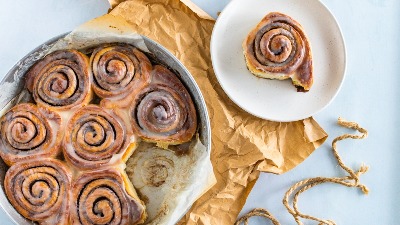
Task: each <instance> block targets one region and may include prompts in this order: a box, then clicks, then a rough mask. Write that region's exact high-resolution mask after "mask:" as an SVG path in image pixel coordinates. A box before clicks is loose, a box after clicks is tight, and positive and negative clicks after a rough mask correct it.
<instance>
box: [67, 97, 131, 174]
mask: <svg viewBox="0 0 400 225" xmlns="http://www.w3.org/2000/svg"><path fill="white" fill-rule="evenodd" d="M129 141H130V140H129V139H128V138H127V132H126V129H125V126H124V124H123V122H122V121H121V119H120V118H119V117H118V116H117V115H115V114H114V113H112V112H108V111H106V110H105V109H102V108H101V107H99V106H96V105H89V106H86V107H84V108H82V109H80V110H78V111H77V112H75V114H74V115H73V116H72V118H71V119H70V121H69V122H68V125H67V127H66V131H65V137H64V143H63V150H64V155H65V157H66V159H67V160H68V161H69V162H71V163H72V164H73V165H75V166H76V167H78V168H81V169H90V168H98V167H101V166H103V165H105V164H107V163H109V161H110V160H111V158H112V157H113V156H114V157H117V156H118V155H119V156H120V158H125V157H123V153H124V152H125V151H129V152H130V150H127V148H130V147H131V146H129V147H128V145H130V143H129ZM117 154H118V155H117ZM116 162H117V161H116Z"/></svg>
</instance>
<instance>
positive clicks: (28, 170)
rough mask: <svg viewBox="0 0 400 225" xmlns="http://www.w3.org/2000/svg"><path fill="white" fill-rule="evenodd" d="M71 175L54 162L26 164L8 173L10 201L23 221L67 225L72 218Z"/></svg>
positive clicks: (36, 161)
mask: <svg viewBox="0 0 400 225" xmlns="http://www.w3.org/2000/svg"><path fill="white" fill-rule="evenodd" d="M70 180H71V173H70V171H69V170H68V169H67V168H66V167H65V166H64V164H63V163H62V162H60V161H58V160H54V159H41V160H34V161H24V162H19V163H16V164H14V165H13V166H12V167H10V169H8V171H7V173H6V176H5V179H4V188H5V192H6V195H7V198H8V200H9V201H10V203H11V204H12V205H13V206H14V208H15V209H16V210H17V211H18V212H19V213H20V214H21V215H23V216H24V217H26V218H28V219H30V220H33V221H37V222H39V223H40V224H54V223H55V221H57V223H58V224H65V223H66V222H67V218H68V215H69V210H68V206H69V204H68V201H69V198H70V193H69V189H70V185H71V184H70Z"/></svg>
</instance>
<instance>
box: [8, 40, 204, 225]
mask: <svg viewBox="0 0 400 225" xmlns="http://www.w3.org/2000/svg"><path fill="white" fill-rule="evenodd" d="M67 34H68V33H65V34H61V35H59V36H56V37H54V38H52V39H50V40H48V41H46V42H45V43H43V44H42V45H40V46H38V47H37V48H35V49H34V50H33V51H32V52H30V53H29V54H27V55H26V56H25V57H24V58H22V59H21V60H20V61H18V62H17V63H16V64H15V65H14V66H13V67H12V68H11V70H10V71H9V72H8V73H7V74H6V75H5V77H4V78H3V80H2V81H1V82H0V89H1V90H2V91H1V92H2V93H3V94H0V109H3V108H5V107H6V106H7V105H8V104H9V103H10V102H12V101H13V100H14V99H15V97H17V96H18V95H19V94H20V93H21V91H22V90H23V89H24V85H25V77H24V76H25V73H26V72H27V70H28V69H29V68H30V67H31V66H32V65H33V64H34V63H35V62H36V61H38V60H39V59H41V58H43V57H44V55H45V53H46V52H47V51H48V50H49V49H50V48H51V47H52V46H53V45H54V44H55V43H56V42H57V41H58V40H59V39H61V38H64V37H65V36H66V35H67ZM142 38H143V39H144V43H145V44H146V46H147V48H148V50H149V51H150V53H151V55H150V57H153V58H154V57H155V60H156V61H157V62H159V63H161V64H163V65H165V66H167V67H169V68H170V69H172V70H173V71H174V72H175V73H176V74H177V76H178V77H179V79H180V80H181V81H182V83H183V84H184V85H185V87H186V88H187V89H188V91H189V93H190V94H191V96H192V99H193V101H194V104H195V106H196V109H197V116H198V118H199V124H198V125H199V126H198V132H199V135H200V141H201V142H202V143H203V144H204V145H205V146H206V148H207V152H208V154H210V150H211V126H210V119H209V117H208V112H207V107H206V104H205V101H204V98H203V96H202V94H201V91H200V88H199V87H198V86H197V84H196V81H195V80H194V78H193V76H192V75H191V74H190V73H189V71H188V70H187V69H186V68H185V67H184V66H183V64H182V63H181V62H180V61H179V60H178V59H177V58H176V57H175V56H174V55H173V54H172V53H170V52H169V51H168V50H167V49H166V48H164V47H163V46H162V45H160V44H159V43H157V42H155V41H153V40H151V39H149V38H148V37H146V36H142ZM5 93H6V94H5ZM7 169H8V167H7V165H6V164H5V163H4V162H3V160H2V159H0V185H1V189H0V207H1V208H3V210H4V211H5V213H7V214H8V216H9V218H10V220H11V221H13V222H14V223H15V224H21V225H27V224H34V222H32V221H30V220H27V219H25V218H24V217H23V216H21V215H20V214H19V213H18V212H17V211H16V210H15V209H14V207H13V206H12V205H11V204H10V203H9V201H8V200H7V197H6V195H5V192H4V176H5V173H6V172H7Z"/></svg>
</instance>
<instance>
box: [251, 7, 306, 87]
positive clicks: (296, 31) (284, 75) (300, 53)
mask: <svg viewBox="0 0 400 225" xmlns="http://www.w3.org/2000/svg"><path fill="white" fill-rule="evenodd" d="M243 53H244V56H245V60H246V64H247V67H248V69H249V70H250V72H251V73H253V74H254V75H256V76H259V77H262V78H269V79H278V80H284V79H288V78H291V79H292V82H293V85H295V86H296V88H297V91H299V92H307V91H309V90H310V88H311V86H312V84H313V79H314V78H313V66H312V55H311V48H310V44H309V41H308V38H307V36H306V34H305V33H304V30H303V28H302V26H301V25H300V24H299V23H298V22H296V21H295V20H294V19H292V18H291V17H289V16H287V15H284V14H282V13H278V12H273V13H269V14H268V15H266V16H265V17H264V18H263V19H262V20H261V22H260V23H259V24H258V25H257V26H256V27H255V28H254V29H253V30H252V31H251V32H250V33H249V34H248V36H247V37H246V39H245V40H244V42H243Z"/></svg>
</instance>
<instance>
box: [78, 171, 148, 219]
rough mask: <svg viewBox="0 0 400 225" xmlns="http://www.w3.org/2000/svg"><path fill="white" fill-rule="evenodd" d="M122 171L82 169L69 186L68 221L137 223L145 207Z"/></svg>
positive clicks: (144, 214) (144, 216) (143, 216)
mask: <svg viewBox="0 0 400 225" xmlns="http://www.w3.org/2000/svg"><path fill="white" fill-rule="evenodd" d="M126 182H129V181H128V179H127V178H126V175H125V174H124V173H120V172H119V171H117V170H113V169H105V170H99V171H91V172H87V173H84V174H83V175H81V176H80V177H78V178H77V180H76V181H75V182H74V184H73V186H72V196H73V197H72V204H71V218H70V220H71V221H70V222H71V224H82V225H85V224H110V225H114V224H120V225H123V224H138V223H142V222H143V221H144V220H145V219H146V213H145V208H144V206H143V204H142V202H141V201H140V200H139V199H138V197H137V195H136V192H135V191H134V189H133V187H132V184H130V183H129V184H128V183H126Z"/></svg>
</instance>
